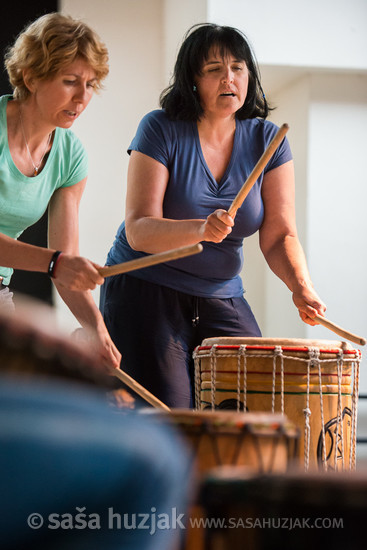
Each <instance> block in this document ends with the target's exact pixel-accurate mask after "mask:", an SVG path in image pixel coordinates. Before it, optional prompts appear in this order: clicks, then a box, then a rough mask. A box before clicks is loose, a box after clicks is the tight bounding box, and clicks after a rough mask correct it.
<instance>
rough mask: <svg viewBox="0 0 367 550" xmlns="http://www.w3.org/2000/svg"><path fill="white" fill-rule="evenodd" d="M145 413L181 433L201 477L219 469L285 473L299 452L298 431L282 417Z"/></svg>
mask: <svg viewBox="0 0 367 550" xmlns="http://www.w3.org/2000/svg"><path fill="white" fill-rule="evenodd" d="M143 413H148V414H150V415H151V416H152V415H153V416H154V417H155V418H156V419H157V420H158V421H159V422H165V423H169V424H171V425H172V426H173V427H174V428H175V429H177V430H178V431H179V432H181V434H182V435H183V437H184V439H186V441H187V443H188V448H189V451H190V452H191V456H192V463H193V468H194V469H195V470H196V472H198V473H199V474H203V473H205V472H207V471H210V470H211V469H213V468H216V467H220V466H232V467H237V466H241V467H246V468H248V469H249V471H254V472H263V473H264V472H278V473H282V472H285V471H287V470H288V469H289V468H290V467H291V466H292V464H293V463H294V461H295V459H296V456H297V453H298V441H299V433H298V430H297V429H296V427H295V426H294V424H293V423H291V422H289V421H288V420H287V418H286V417H285V416H283V415H279V414H274V415H272V414H267V413H252V414H249V413H239V414H238V413H236V412H233V411H191V410H188V409H173V410H172V411H169V412H165V411H160V410H159V409H146V410H145V411H143Z"/></svg>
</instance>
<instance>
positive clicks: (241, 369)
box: [194, 338, 361, 470]
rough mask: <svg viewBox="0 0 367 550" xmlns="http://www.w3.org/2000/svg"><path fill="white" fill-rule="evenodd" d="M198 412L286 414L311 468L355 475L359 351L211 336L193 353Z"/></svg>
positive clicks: (338, 345)
mask: <svg viewBox="0 0 367 550" xmlns="http://www.w3.org/2000/svg"><path fill="white" fill-rule="evenodd" d="M194 360H195V401H196V408H197V409H211V410H215V409H236V410H237V411H249V412H253V411H268V412H272V413H280V414H285V415H286V417H287V418H288V419H289V420H290V421H292V422H294V423H295V424H296V426H298V428H299V429H300V431H301V440H300V450H299V457H300V461H301V462H303V463H304V467H305V469H306V470H307V469H308V468H309V467H318V466H321V467H323V468H324V469H335V470H339V469H347V470H350V469H354V468H355V445H356V421H357V398H358V381H359V364H360V360H361V352H360V350H355V349H353V348H352V347H351V346H350V345H349V344H347V343H346V342H338V341H329V340H306V339H294V340H293V339H287V340H283V339H280V338H272V339H265V338H208V339H206V340H204V341H203V342H202V344H201V346H199V347H197V348H196V350H195V352H194Z"/></svg>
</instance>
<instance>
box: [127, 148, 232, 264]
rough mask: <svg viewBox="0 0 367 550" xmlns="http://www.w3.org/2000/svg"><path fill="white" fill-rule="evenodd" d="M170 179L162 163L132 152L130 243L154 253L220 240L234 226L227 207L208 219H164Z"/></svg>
mask: <svg viewBox="0 0 367 550" xmlns="http://www.w3.org/2000/svg"><path fill="white" fill-rule="evenodd" d="M168 179H169V173H168V170H167V168H166V167H165V166H164V165H163V164H161V163H159V162H158V161H156V160H154V159H152V158H150V157H148V156H147V155H144V154H142V153H138V152H136V151H133V152H132V153H131V157H130V162H129V170H128V182H127V196H126V220H125V222H126V235H127V239H128V241H129V244H130V246H131V247H132V248H134V249H135V250H140V251H143V252H147V253H150V254H153V253H158V252H164V251H165V250H169V249H171V248H178V247H181V246H188V245H191V244H196V243H199V242H201V241H212V242H221V241H222V240H223V239H224V238H225V237H226V236H227V235H228V234H229V233H230V232H231V230H232V229H231V227H232V225H233V220H232V218H231V217H230V216H229V215H228V213H226V212H225V211H224V210H216V211H215V212H213V214H211V215H210V216H208V218H207V219H206V220H171V219H167V218H163V199H164V195H165V192H166V188H167V183H168Z"/></svg>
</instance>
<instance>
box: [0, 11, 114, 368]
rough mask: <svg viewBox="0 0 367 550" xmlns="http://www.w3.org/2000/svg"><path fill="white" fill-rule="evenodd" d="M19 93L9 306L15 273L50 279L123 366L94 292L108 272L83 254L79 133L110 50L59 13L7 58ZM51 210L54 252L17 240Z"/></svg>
mask: <svg viewBox="0 0 367 550" xmlns="http://www.w3.org/2000/svg"><path fill="white" fill-rule="evenodd" d="M5 66H6V70H7V72H8V76H9V80H10V83H11V86H12V88H13V94H12V95H6V96H2V97H0V258H1V259H0V263H1V266H2V267H0V284H1V288H0V307H6V306H5V304H8V305H9V303H10V304H11V292H10V291H9V288H8V285H9V283H10V280H11V275H12V272H13V269H22V270H26V271H40V272H46V273H48V274H49V275H50V277H52V280H53V282H54V284H55V286H56V288H57V290H58V292H59V294H60V296H61V297H62V299H63V300H64V302H65V303H66V304H67V305H68V307H69V308H70V310H71V311H72V312H73V314H74V315H75V317H76V318H77V319H78V321H79V322H80V323H81V325H82V326H83V327H88V328H90V329H92V330H93V332H94V334H95V337H94V339H95V342H96V344H97V346H98V349H99V352H100V353H101V362H102V363H104V364H106V365H109V366H113V367H117V366H118V365H119V363H120V354H119V352H118V351H117V349H116V347H115V346H114V344H113V343H112V340H111V338H110V336H109V334H108V331H107V329H106V326H105V324H104V321H103V319H102V316H101V314H100V313H99V311H98V308H97V307H96V305H95V303H94V301H93V297H92V295H91V293H90V290H92V289H94V288H95V287H96V285H100V284H102V283H103V278H102V277H101V276H100V274H99V272H98V268H99V266H98V265H96V264H95V263H93V262H91V261H89V260H88V259H86V258H82V257H80V256H79V245H78V240H79V237H78V210H79V203H80V199H81V197H82V194H83V191H84V188H85V185H86V181H87V174H88V162H87V157H86V153H85V150H84V148H83V146H82V144H81V143H80V141H79V140H78V138H77V137H76V136H75V135H74V134H73V132H72V131H71V130H70V128H71V127H72V125H73V123H74V121H75V120H76V119H77V118H78V117H79V116H80V115H81V114H82V112H83V111H84V110H85V109H86V107H87V105H88V104H89V101H90V100H91V98H92V96H93V94H94V92H95V91H96V90H98V89H99V88H100V87H101V84H102V81H103V79H104V78H105V77H106V76H107V74H108V52H107V49H106V47H105V45H104V44H103V43H102V42H101V41H100V39H99V37H98V36H97V35H96V33H95V32H94V31H93V30H92V29H91V28H90V27H88V26H87V25H86V24H85V23H83V22H82V21H78V20H74V19H73V18H71V17H68V16H65V15H62V14H59V13H50V14H47V15H44V16H42V17H40V18H39V19H37V20H36V21H34V22H33V23H31V24H30V25H29V26H28V27H27V28H26V29H25V30H24V31H23V32H22V33H21V34H20V35H19V36H18V38H17V40H16V41H15V43H14V45H13V46H12V47H10V48H9V49H8V51H7V53H6V56H5ZM47 208H48V212H49V225H48V246H49V248H42V247H38V246H32V245H30V244H25V243H22V242H19V241H17V238H18V237H19V235H20V234H21V233H22V232H23V231H24V230H25V229H26V228H27V227H28V226H30V225H32V224H33V223H35V222H36V221H37V220H38V219H39V218H40V217H41V216H42V215H43V213H44V212H45V210H46V209H47Z"/></svg>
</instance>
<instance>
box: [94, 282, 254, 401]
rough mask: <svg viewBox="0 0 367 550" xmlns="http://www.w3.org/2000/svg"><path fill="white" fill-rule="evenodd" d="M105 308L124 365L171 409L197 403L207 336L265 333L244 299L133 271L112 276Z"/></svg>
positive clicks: (102, 300) (103, 294)
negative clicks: (199, 361) (202, 292)
mask: <svg viewBox="0 0 367 550" xmlns="http://www.w3.org/2000/svg"><path fill="white" fill-rule="evenodd" d="M100 309H101V312H102V314H103V317H104V320H105V323H106V326H107V328H108V330H109V333H110V335H111V338H112V340H113V341H114V343H115V345H116V347H117V348H118V349H119V351H120V353H121V355H122V365H121V367H122V369H123V370H124V371H126V372H127V373H128V374H129V375H130V376H132V377H133V378H134V379H135V380H136V381H137V382H139V383H140V384H142V385H143V386H144V387H145V388H146V389H147V390H149V391H150V392H151V393H153V394H154V395H155V396H156V397H158V399H160V400H161V401H163V403H166V405H168V406H169V407H183V408H192V407H193V382H194V363H193V359H192V353H193V351H194V349H195V347H196V346H198V345H200V344H201V342H202V341H203V340H204V338H211V337H217V336H242V337H243V336H255V337H256V336H261V333H260V329H259V327H258V324H257V322H256V320H255V317H254V315H253V313H252V311H251V308H250V306H249V305H248V303H247V301H246V300H245V299H244V298H242V297H240V298H228V299H218V298H201V297H196V296H191V295H189V294H185V293H183V292H178V291H176V290H172V289H170V288H168V287H164V286H160V285H156V284H153V283H149V282H146V281H143V280H141V279H138V278H137V277H132V276H129V275H116V276H114V277H109V278H106V280H105V282H104V284H103V286H102V287H101V297H100Z"/></svg>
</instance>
